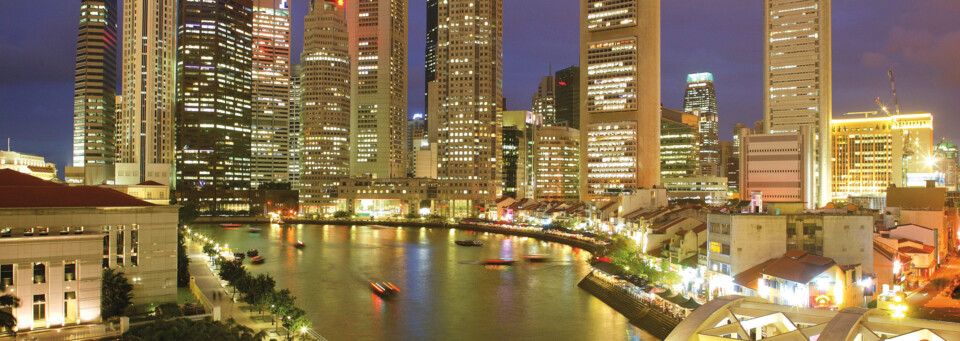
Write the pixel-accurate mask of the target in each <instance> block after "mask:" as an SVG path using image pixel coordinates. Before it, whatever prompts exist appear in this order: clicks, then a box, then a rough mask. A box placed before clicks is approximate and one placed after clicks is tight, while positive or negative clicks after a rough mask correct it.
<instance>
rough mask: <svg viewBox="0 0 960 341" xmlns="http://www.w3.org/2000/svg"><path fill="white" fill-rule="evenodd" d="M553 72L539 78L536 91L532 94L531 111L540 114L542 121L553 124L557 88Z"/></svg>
mask: <svg viewBox="0 0 960 341" xmlns="http://www.w3.org/2000/svg"><path fill="white" fill-rule="evenodd" d="M556 85H557V84H556V79H555V78H554V77H553V72H552V71H551V72H550V75H549V76H543V77H542V78H540V84H539V85H537V92H536V93H534V94H533V113H535V114H537V115H540V117H542V118H543V122H544V123H546V124H547V125H553V124H554V122H556V120H557V88H556Z"/></svg>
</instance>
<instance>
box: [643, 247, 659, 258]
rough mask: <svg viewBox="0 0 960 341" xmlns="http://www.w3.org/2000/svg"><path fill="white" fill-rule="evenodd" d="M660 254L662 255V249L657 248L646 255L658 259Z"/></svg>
mask: <svg viewBox="0 0 960 341" xmlns="http://www.w3.org/2000/svg"><path fill="white" fill-rule="evenodd" d="M662 253H663V247H658V248H656V249H653V250H650V251H649V252H647V255H649V256H653V257H660V255H661V254H662Z"/></svg>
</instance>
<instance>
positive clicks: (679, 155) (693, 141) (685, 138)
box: [660, 108, 700, 178]
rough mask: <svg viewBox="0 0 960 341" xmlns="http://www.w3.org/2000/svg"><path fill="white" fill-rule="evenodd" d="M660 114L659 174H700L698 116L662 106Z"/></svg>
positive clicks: (686, 175)
mask: <svg viewBox="0 0 960 341" xmlns="http://www.w3.org/2000/svg"><path fill="white" fill-rule="evenodd" d="M662 110H663V111H661V117H660V177H661V178H683V177H695V176H698V175H700V143H699V142H700V133H699V117H697V115H694V114H691V113H687V112H683V111H680V110H674V109H667V108H663V109H662Z"/></svg>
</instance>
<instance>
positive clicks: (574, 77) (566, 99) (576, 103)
mask: <svg viewBox="0 0 960 341" xmlns="http://www.w3.org/2000/svg"><path fill="white" fill-rule="evenodd" d="M554 80H555V81H556V82H557V85H556V87H555V88H556V92H555V93H556V100H555V101H554V106H555V107H556V111H557V117H556V119H554V120H553V123H551V124H553V125H565V126H567V127H570V128H573V129H580V68H579V67H576V66H571V67H568V68H566V69H563V70H560V71H557V73H555V74H554Z"/></svg>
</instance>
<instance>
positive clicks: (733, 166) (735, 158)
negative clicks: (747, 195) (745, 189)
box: [724, 123, 749, 198]
mask: <svg viewBox="0 0 960 341" xmlns="http://www.w3.org/2000/svg"><path fill="white" fill-rule="evenodd" d="M745 129H747V126H746V125H744V124H743V123H737V124H734V125H733V146H732V149H733V150H732V151H731V153H730V158H729V159H727V162H725V163H724V164H725V168H726V169H725V173H724V174H725V175H724V176H726V177H727V185H728V186H729V187H730V189H729V193H730V194H731V196H732V197H734V198H739V197H740V159H741V155H740V143H741V139H740V136H741V135H743V134H744V130H745ZM747 132H749V130H747Z"/></svg>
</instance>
